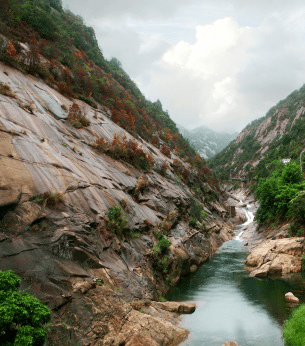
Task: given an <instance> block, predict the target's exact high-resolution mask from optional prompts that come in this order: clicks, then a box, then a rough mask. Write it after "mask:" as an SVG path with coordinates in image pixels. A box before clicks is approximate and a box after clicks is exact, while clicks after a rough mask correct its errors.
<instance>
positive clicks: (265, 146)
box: [209, 86, 305, 183]
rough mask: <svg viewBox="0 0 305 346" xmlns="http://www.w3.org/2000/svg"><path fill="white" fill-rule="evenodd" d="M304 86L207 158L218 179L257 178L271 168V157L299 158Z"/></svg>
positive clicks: (304, 138)
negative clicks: (215, 153)
mask: <svg viewBox="0 0 305 346" xmlns="http://www.w3.org/2000/svg"><path fill="white" fill-rule="evenodd" d="M304 116H305V86H302V87H301V88H300V89H299V90H295V91H294V92H292V93H291V94H290V95H289V96H288V97H287V98H286V99H284V100H282V101H280V102H279V103H278V104H277V105H276V106H274V107H272V108H271V109H270V110H269V111H268V113H267V114H266V115H265V116H264V117H263V118H260V119H257V120H255V121H253V122H252V123H251V124H249V125H248V126H246V127H245V129H244V130H243V131H242V132H241V133H240V135H239V136H238V137H237V139H235V140H234V141H232V142H231V143H230V144H229V145H228V146H227V148H226V149H224V150H223V151H222V152H221V153H219V154H217V155H216V156H215V157H213V158H212V159H211V160H210V161H209V165H210V166H211V167H212V168H213V170H214V171H215V172H216V174H217V176H218V177H219V178H220V179H225V180H228V179H230V178H238V177H241V178H245V179H246V180H248V181H253V182H254V183H255V181H257V179H259V178H261V177H267V176H269V174H270V173H271V171H272V170H273V168H272V165H271V166H270V163H271V162H272V161H274V160H282V159H285V158H290V159H292V160H298V159H299V155H300V153H301V152H302V150H303V149H304V147H305V117H304Z"/></svg>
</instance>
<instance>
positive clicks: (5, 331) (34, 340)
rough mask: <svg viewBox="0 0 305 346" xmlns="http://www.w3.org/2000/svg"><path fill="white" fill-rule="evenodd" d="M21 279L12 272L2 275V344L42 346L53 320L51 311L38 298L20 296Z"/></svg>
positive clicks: (0, 335)
mask: <svg viewBox="0 0 305 346" xmlns="http://www.w3.org/2000/svg"><path fill="white" fill-rule="evenodd" d="M20 283H21V279H20V277H19V276H17V275H16V274H15V273H14V272H13V271H11V270H8V271H0V315H1V319H0V344H1V345H6V346H12V345H14V346H42V345H43V344H44V341H45V339H46V336H47V332H46V331H45V330H44V329H43V328H42V326H43V325H44V324H46V323H48V322H49V321H50V319H51V311H50V309H49V308H48V307H47V306H45V305H43V304H42V303H41V302H40V301H39V300H38V299H37V298H35V297H33V296H31V295H30V294H28V293H25V292H21V293H20V292H18V291H17V290H18V287H19V286H20Z"/></svg>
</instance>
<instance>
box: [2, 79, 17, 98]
mask: <svg viewBox="0 0 305 346" xmlns="http://www.w3.org/2000/svg"><path fill="white" fill-rule="evenodd" d="M0 94H2V95H5V96H9V97H14V98H15V97H16V95H15V94H14V93H13V92H12V90H11V87H10V86H9V85H8V84H5V83H2V82H0Z"/></svg>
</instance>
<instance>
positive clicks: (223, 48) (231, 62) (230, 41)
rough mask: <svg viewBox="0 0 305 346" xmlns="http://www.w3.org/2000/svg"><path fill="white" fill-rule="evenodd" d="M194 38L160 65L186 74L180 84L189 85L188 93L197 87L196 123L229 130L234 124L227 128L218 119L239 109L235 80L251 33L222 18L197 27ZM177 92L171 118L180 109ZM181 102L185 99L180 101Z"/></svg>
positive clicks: (180, 45)
mask: <svg viewBox="0 0 305 346" xmlns="http://www.w3.org/2000/svg"><path fill="white" fill-rule="evenodd" d="M196 39H197V41H196V43H194V44H193V45H191V44H188V43H187V42H180V43H178V44H177V45H176V46H174V47H172V49H170V50H169V51H168V52H166V53H165V54H164V56H163V62H164V63H165V64H166V65H168V66H171V67H172V68H173V69H176V73H177V71H178V70H180V73H181V72H182V71H183V72H184V73H185V75H187V77H186V78H185V80H184V81H181V82H182V83H184V85H189V89H190V90H189V92H188V94H190V93H192V92H194V91H195V89H197V88H199V94H200V95H201V97H200V98H199V100H197V103H198V108H197V114H198V116H199V119H200V121H202V122H203V121H204V123H205V124H206V125H208V126H211V127H213V128H215V127H216V128H218V129H220V128H221V130H224V129H227V130H232V128H236V124H235V123H234V126H232V125H231V126H229V125H230V124H228V123H226V122H225V121H224V122H223V123H221V121H220V120H221V119H222V118H224V117H226V116H227V115H228V114H229V113H230V112H232V113H234V112H236V110H237V109H239V108H240V106H239V105H238V100H240V96H239V88H238V81H237V79H236V77H237V74H238V73H239V71H240V69H241V67H242V66H243V63H244V60H245V58H246V56H247V50H248V49H249V48H250V47H252V46H253V44H254V43H255V39H254V36H253V33H252V30H251V29H250V28H247V27H245V28H241V27H239V26H238V24H237V23H236V22H235V21H234V20H233V19H232V18H224V19H220V20H217V21H215V22H214V23H213V24H209V25H205V26H198V27H197V34H196ZM195 81H196V82H195ZM192 90H193V91H192ZM196 91H197V90H196ZM178 93H179V97H178V95H177V97H176V102H175V104H176V106H174V109H173V107H171V108H172V109H173V112H174V114H175V116H177V114H180V113H181V111H180V110H181V109H183V105H182V104H181V100H182V99H181V96H180V95H181V93H180V90H179V91H178ZM183 102H187V100H184V99H183ZM188 103H189V102H188ZM173 112H170V113H171V114H172V113H173ZM188 118H189V117H186V118H185V119H183V118H182V116H181V115H180V117H179V119H180V122H182V125H184V126H187V125H188V123H189V119H188Z"/></svg>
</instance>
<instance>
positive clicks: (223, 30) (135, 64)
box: [63, 0, 305, 132]
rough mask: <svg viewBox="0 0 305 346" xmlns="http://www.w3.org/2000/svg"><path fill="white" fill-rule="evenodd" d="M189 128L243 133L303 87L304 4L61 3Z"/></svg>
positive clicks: (238, 0) (209, 0)
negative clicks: (279, 102) (256, 120)
mask: <svg viewBox="0 0 305 346" xmlns="http://www.w3.org/2000/svg"><path fill="white" fill-rule="evenodd" d="M63 4H64V6H65V7H66V8H69V9H70V10H71V11H72V12H74V13H75V14H79V15H81V16H82V17H83V18H84V20H85V22H86V24H87V25H89V26H92V27H93V28H94V29H95V32H96V36H97V39H98V41H99V45H100V47H101V49H102V51H103V53H104V56H105V57H106V58H108V59H109V58H111V57H116V58H117V59H119V60H120V61H121V63H122V65H123V68H124V69H125V71H126V72H127V73H128V74H129V75H130V76H131V78H132V79H133V80H134V81H135V82H136V83H137V85H138V86H139V88H140V89H141V91H142V92H143V93H144V95H145V96H146V97H147V98H148V99H150V100H151V101H156V100H157V99H160V101H161V103H162V105H163V108H164V109H165V110H168V112H169V114H170V116H171V118H172V119H173V120H174V121H175V122H176V123H178V124H181V125H183V126H185V127H187V128H194V127H197V126H200V125H206V126H208V127H210V128H211V129H214V130H216V131H226V132H233V131H241V130H242V129H243V128H244V127H245V126H246V125H247V124H248V123H249V122H251V121H252V120H254V119H256V118H259V117H261V116H264V115H265V114H266V112H267V111H268V109H269V108H271V107H272V106H274V105H275V104H276V103H277V102H278V101H279V100H281V99H283V98H285V97H286V96H288V94H290V93H291V92H292V91H293V90H295V89H298V88H300V87H301V86H302V85H303V84H304V83H305V2H304V0H290V1H287V0H154V1H152V0H87V1H83V0H63Z"/></svg>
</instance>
